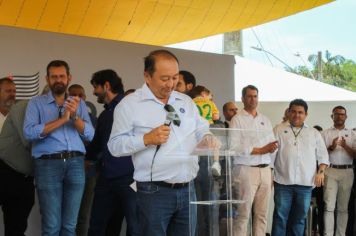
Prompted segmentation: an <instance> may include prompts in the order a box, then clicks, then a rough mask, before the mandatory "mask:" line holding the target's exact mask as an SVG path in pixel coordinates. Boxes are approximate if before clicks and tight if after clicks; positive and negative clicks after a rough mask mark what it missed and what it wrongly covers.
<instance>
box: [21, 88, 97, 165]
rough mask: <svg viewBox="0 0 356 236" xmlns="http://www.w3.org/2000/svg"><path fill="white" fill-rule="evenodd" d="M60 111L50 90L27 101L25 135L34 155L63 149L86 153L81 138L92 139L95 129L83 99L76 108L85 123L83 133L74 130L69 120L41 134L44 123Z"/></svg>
mask: <svg viewBox="0 0 356 236" xmlns="http://www.w3.org/2000/svg"><path fill="white" fill-rule="evenodd" d="M59 111H60V107H59V106H58V105H57V103H56V102H55V99H54V97H53V95H52V92H49V93H48V94H46V95H42V96H38V97H34V98H32V99H31V100H30V101H29V103H28V106H27V110H26V116H25V122H24V136H25V138H26V139H27V140H29V141H31V142H32V156H33V157H34V158H39V157H40V156H42V155H45V154H53V153H58V152H63V151H78V152H82V153H85V147H84V143H83V140H84V141H91V139H92V138H93V136H94V128H93V126H92V124H91V121H90V118H89V114H88V110H87V107H86V105H85V102H84V101H83V100H80V104H79V107H78V110H77V115H78V116H79V117H80V118H81V119H82V120H83V121H84V123H85V125H84V132H83V134H80V133H79V132H78V131H77V129H75V127H74V124H73V121H68V122H67V123H66V124H64V125H63V126H61V127H59V128H58V129H56V130H54V131H52V132H51V133H50V134H48V135H47V136H43V135H41V134H42V132H43V130H44V127H45V124H46V123H49V122H51V121H54V120H56V119H58V117H59Z"/></svg>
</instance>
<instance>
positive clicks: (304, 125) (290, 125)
mask: <svg viewBox="0 0 356 236" xmlns="http://www.w3.org/2000/svg"><path fill="white" fill-rule="evenodd" d="M288 127H291V128H297V127H295V126H293V125H292V124H291V123H289V124H288ZM302 127H303V128H308V127H309V126H308V125H307V124H305V123H304V124H303V126H302ZM302 127H299V128H298V129H300V128H302Z"/></svg>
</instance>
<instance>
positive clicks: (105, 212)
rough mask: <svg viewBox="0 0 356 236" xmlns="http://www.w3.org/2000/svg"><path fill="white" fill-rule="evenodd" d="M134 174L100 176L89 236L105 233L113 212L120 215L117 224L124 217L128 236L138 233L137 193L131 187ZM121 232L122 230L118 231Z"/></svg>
mask: <svg viewBox="0 0 356 236" xmlns="http://www.w3.org/2000/svg"><path fill="white" fill-rule="evenodd" d="M133 181H134V180H133V178H132V176H122V177H118V178H115V179H107V178H105V177H104V176H102V174H101V175H100V176H99V177H98V179H97V182H96V187H95V195H94V201H93V206H92V210H91V218H90V226H89V233H88V236H100V235H105V230H106V228H107V225H108V222H109V219H110V217H111V216H112V215H113V213H115V214H117V213H119V215H120V216H121V217H119V219H115V221H116V222H115V224H119V225H121V224H122V221H123V217H125V219H126V222H127V234H126V235H127V236H137V235H138V226H139V225H138V212H137V206H136V193H135V191H134V190H133V189H132V188H131V187H130V184H132V183H133ZM118 234H120V232H118Z"/></svg>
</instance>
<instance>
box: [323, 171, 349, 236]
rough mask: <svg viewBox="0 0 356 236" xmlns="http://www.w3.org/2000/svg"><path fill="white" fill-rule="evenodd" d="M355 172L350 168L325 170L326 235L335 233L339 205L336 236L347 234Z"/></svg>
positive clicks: (329, 235) (331, 235)
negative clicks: (335, 215) (335, 219)
mask: <svg viewBox="0 0 356 236" xmlns="http://www.w3.org/2000/svg"><path fill="white" fill-rule="evenodd" d="M353 180H354V172H353V169H352V168H349V169H335V168H327V169H326V171H325V185H324V202H325V211H324V222H325V226H324V235H326V236H333V235H334V211H335V205H337V209H336V214H337V217H336V218H337V221H336V232H335V236H345V233H346V226H347V220H348V216H349V215H348V206H349V199H350V194H351V188H352V184H353Z"/></svg>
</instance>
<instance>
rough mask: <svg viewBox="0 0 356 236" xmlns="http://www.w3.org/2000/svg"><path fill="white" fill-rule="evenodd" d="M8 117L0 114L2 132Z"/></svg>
mask: <svg viewBox="0 0 356 236" xmlns="http://www.w3.org/2000/svg"><path fill="white" fill-rule="evenodd" d="M6 117H7V116H4V115H3V114H2V113H1V112H0V132H1V130H2V126H3V125H4V122H5V120H6Z"/></svg>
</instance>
